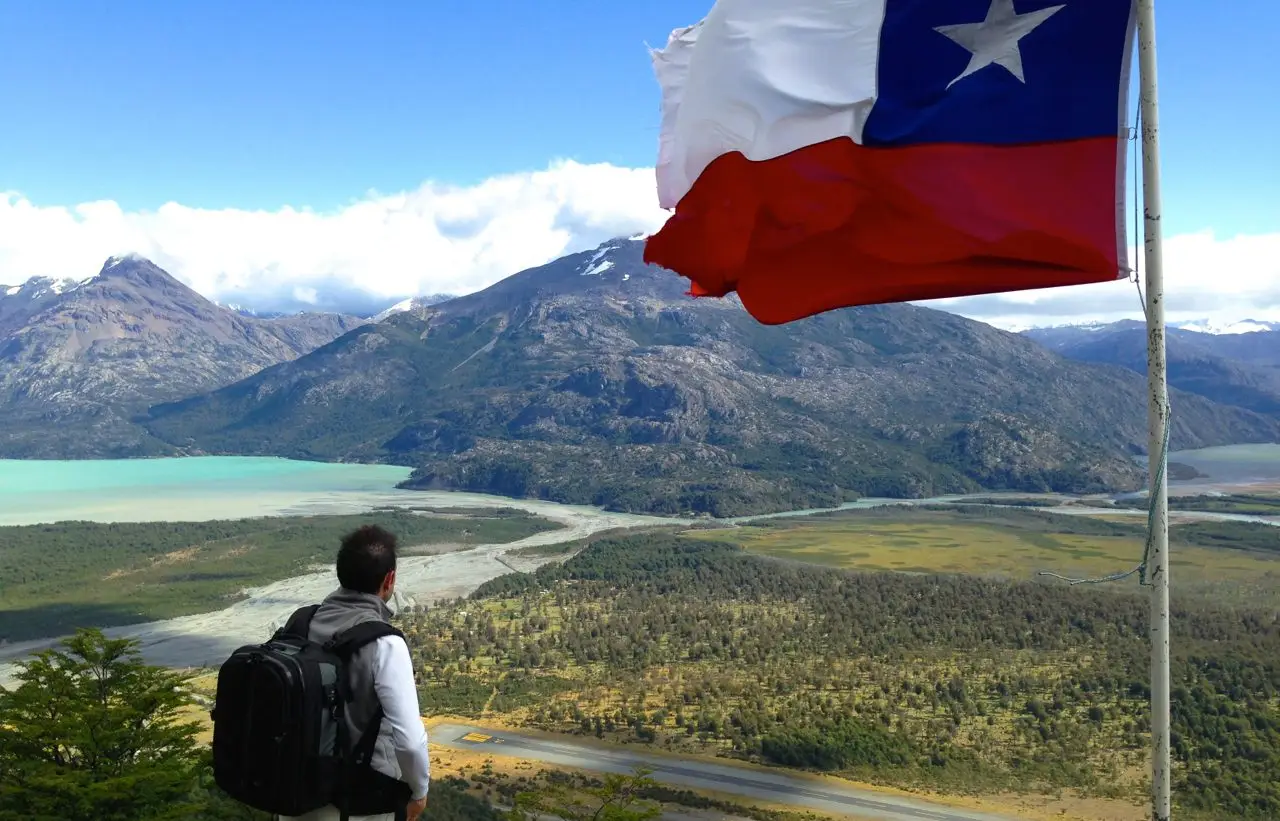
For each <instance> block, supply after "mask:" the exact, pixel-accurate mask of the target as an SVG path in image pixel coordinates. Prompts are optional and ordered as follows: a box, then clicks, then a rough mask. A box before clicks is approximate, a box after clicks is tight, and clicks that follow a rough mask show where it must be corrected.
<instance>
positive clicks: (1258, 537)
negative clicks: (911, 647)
mask: <svg viewBox="0 0 1280 821" xmlns="http://www.w3.org/2000/svg"><path fill="white" fill-rule="evenodd" d="M1144 525H1145V523H1144V522H1143V523H1140V522H1138V521H1114V520H1100V519H1093V518H1082V517H1078V516H1062V515H1055V514H1052V513H1037V512H1031V511H1020V510H996V509H990V508H987V509H974V508H965V509H963V510H954V509H937V508H929V509H921V508H886V509H880V510H869V511H850V512H847V513H838V514H830V515H825V516H820V517H810V518H806V519H786V520H781V519H780V520H773V521H764V522H760V523H757V524H753V525H750V526H745V527H736V528H730V529H723V530H698V531H690V532H688V533H687V534H685V535H686V537H687V538H695V539H711V540H718V541H729V542H733V543H735V544H738V545H740V546H741V547H743V548H744V549H745V550H747V551H748V552H750V553H755V554H758V555H765V556H772V557H775V558H781V559H789V560H793V561H802V562H807V563H811V564H819V565H825V566H828V567H839V568H845V569H851V570H872V571H898V572H916V573H963V574H967V575H979V576H998V577H1004V578H1010V579H1030V578H1035V577H1036V576H1037V574H1038V573H1039V572H1040V571H1051V572H1054V573H1058V574H1061V575H1064V576H1070V577H1080V578H1091V577H1098V576H1104V575H1107V574H1111V573H1116V572H1118V571H1122V570H1126V569H1128V568H1130V567H1132V566H1134V565H1135V564H1136V563H1137V561H1138V560H1139V558H1140V557H1141V555H1142V551H1143V545H1144V535H1143V533H1144V531H1143V528H1144ZM1226 533H1233V534H1245V535H1246V539H1247V541H1246V543H1245V544H1244V545H1243V546H1242V548H1241V549H1230V550H1228V549H1223V546H1221V545H1220V544H1219V543H1218V541H1216V540H1215V539H1214V535H1215V534H1217V535H1219V536H1221V535H1223V534H1226ZM1172 538H1173V541H1174V545H1175V550H1174V552H1173V553H1172V556H1173V561H1172V564H1173V571H1172V572H1173V573H1174V574H1176V576H1175V578H1177V584H1178V588H1179V590H1180V591H1183V592H1196V593H1200V594H1209V595H1215V596H1218V595H1225V596H1228V597H1229V598H1230V600H1236V601H1248V602H1250V603H1255V604H1268V603H1276V602H1280V552H1268V542H1269V541H1270V542H1272V544H1271V545H1270V550H1271V551H1276V550H1278V549H1280V529H1267V528H1266V526H1265V525H1258V526H1247V525H1246V526H1242V525H1237V524H1234V523H1197V524H1187V525H1178V526H1175V527H1174V528H1173V535H1172Z"/></svg>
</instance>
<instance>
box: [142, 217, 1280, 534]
mask: <svg viewBox="0 0 1280 821" xmlns="http://www.w3.org/2000/svg"><path fill="white" fill-rule="evenodd" d="M685 287H686V286H685V283H684V282H683V280H681V279H680V278H679V277H677V276H675V275H674V274H672V273H671V272H668V271H664V270H661V269H657V268H654V267H651V266H647V265H645V264H644V263H643V261H642V243H640V242H637V241H629V240H614V241H612V242H610V243H606V244H605V245H603V246H601V247H600V248H598V249H596V250H594V251H590V252H585V253H581V254H574V255H571V256H568V257H565V258H562V259H560V260H556V261H555V262H552V263H550V264H548V265H545V266H541V267H538V268H534V269H530V270H527V271H523V272H520V273H518V274H516V275H514V276H511V277H509V278H507V279H505V280H503V281H501V282H499V283H497V284H495V285H494V286H492V287H490V288H488V289H486V290H484V291H480V292H478V293H475V294H471V295H469V296H464V297H460V298H457V299H451V300H448V301H445V302H441V303H437V304H430V305H429V304H421V303H420V304H414V305H411V306H409V307H408V309H407V310H402V311H399V312H396V313H394V314H391V315H390V316H388V317H386V318H385V319H384V320H383V321H381V322H378V323H371V324H368V325H364V326H361V327H359V328H356V329H355V330H353V331H351V332H350V333H348V334H346V335H344V336H342V337H341V338H339V339H337V340H334V341H333V342H331V343H329V344H327V345H324V346H322V347H320V348H319V349H317V350H315V351H313V352H312V353H310V354H308V355H306V356H302V357H299V358H298V359H296V360H293V361H290V362H285V363H281V364H279V365H275V366H273V367H269V368H267V369H265V370H263V371H262V372H260V373H258V374H255V375H254V376H251V377H249V378H248V379H245V380H242V381H240V382H237V383H235V384H232V385H228V386H226V387H223V388H220V389H218V390H216V391H213V392H210V393H207V394H204V395H199V396H193V397H189V398H186V399H182V400H180V401H177V402H171V403H165V404H161V405H158V406H156V407H153V408H152V409H151V411H150V414H149V418H148V421H147V423H146V426H147V430H148V432H149V433H150V435H152V436H153V437H155V438H158V439H160V440H163V441H165V442H169V443H172V444H174V445H176V446H178V447H181V448H183V449H184V451H185V452H190V453H246V454H274V455H281V456H291V457H297V458H308V459H335V460H377V461H390V462H396V463H400V464H405V465H411V466H413V467H415V472H414V474H413V478H412V480H411V484H412V485H413V486H415V487H430V488H451V489H464V490H472V491H482V492H492V493H501V494H507V495H513V496H535V497H541V498H547V499H552V500H555V501H561V502H573V503H584V504H597V505H605V506H608V507H612V508H615V509H623V510H635V511H650V512H677V511H700V512H706V513H711V514H714V515H734V514H739V513H748V512H755V511H761V510H777V509H783V508H788V507H791V508H794V507H806V506H817V505H827V504H833V503H838V502H840V501H844V500H846V499H849V498H852V497H856V496H860V495H876V496H921V495H931V494H937V493H948V492H961V491H970V490H976V489H979V488H987V489H1022V490H1040V491H1043V490H1061V491H1094V490H1102V489H1107V488H1134V487H1137V486H1138V485H1139V484H1140V483H1141V480H1142V474H1141V471H1140V469H1139V467H1138V465H1137V464H1136V462H1135V460H1134V459H1133V458H1132V457H1133V456H1134V455H1135V454H1139V453H1142V452H1143V451H1144V449H1145V443H1146V414H1145V388H1144V384H1143V380H1142V379H1141V377H1139V376H1138V375H1137V374H1134V373H1131V372H1129V371H1128V370H1126V369H1124V368H1120V367H1109V366H1099V365H1091V364H1084V363H1078V362H1072V361H1069V360H1067V359H1064V358H1062V357H1060V356H1058V355H1057V354H1054V353H1052V352H1050V351H1048V350H1046V349H1045V348H1044V347H1042V346H1041V345H1039V344H1037V343H1036V342H1034V341H1033V340H1031V339H1027V338H1025V337H1022V336H1019V335H1016V334H1012V333H1006V332H1003V331H999V330H996V329H995V328H992V327H989V326H987V325H984V324H982V323H978V322H974V321H971V320H967V319H963V318H961V317H958V316H954V315H951V314H946V313H942V312H939V311H935V310H930V309H926V308H920V307H915V306H910V305H886V306H873V307H865V308H859V309H852V310H845V311H839V312H834V313H830V314H826V315H822V316H818V317H814V318H811V319H809V320H805V321H802V322H797V323H793V324H790V325H785V326H780V327H766V326H762V325H760V324H758V323H756V322H755V321H754V320H753V319H751V317H750V316H748V315H747V314H746V313H745V312H744V311H743V310H742V308H741V305H740V304H739V303H737V302H736V300H733V299H724V300H710V299H701V300H694V299H690V298H689V297H687V296H686V295H685ZM1178 400H1179V413H1178V416H1177V418H1176V423H1175V430H1174V439H1175V443H1176V444H1177V446H1179V447H1200V446H1207V445H1214V444H1224V443H1228V442H1247V441H1275V440H1276V439H1278V438H1280V424H1278V423H1277V421H1276V420H1275V419H1273V418H1268V417H1266V416H1264V415H1261V414H1258V413H1255V412H1251V411H1249V410H1245V409H1241V408H1236V407H1228V406H1224V405H1220V404H1216V403H1213V402H1211V401H1209V400H1207V399H1203V398H1201V397H1195V396H1188V395H1185V394H1179V396H1178Z"/></svg>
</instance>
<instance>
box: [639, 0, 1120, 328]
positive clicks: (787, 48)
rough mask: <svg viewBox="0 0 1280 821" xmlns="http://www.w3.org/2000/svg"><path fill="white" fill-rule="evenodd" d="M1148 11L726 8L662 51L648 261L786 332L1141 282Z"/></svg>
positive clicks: (952, 4) (1014, 0)
mask: <svg viewBox="0 0 1280 821" xmlns="http://www.w3.org/2000/svg"><path fill="white" fill-rule="evenodd" d="M1135 6H1136V3H1135V2H1134V0H717V2H716V4H715V6H714V7H713V8H712V9H711V12H710V13H709V14H708V16H707V17H706V19H705V20H703V21H702V22H701V23H698V24H697V25H694V26H691V27H689V28H685V29H679V30H677V31H675V32H673V33H672V34H671V38H670V40H669V41H668V43H667V46H666V48H665V49H662V50H660V51H655V52H654V53H653V63H654V68H655V71H656V73H657V77H658V82H659V84H660V85H661V87H662V130H661V137H660V143H659V156H658V166H657V177H658V195H659V202H660V204H661V205H662V207H664V208H668V209H670V208H674V209H675V213H674V214H672V216H671V217H670V218H669V219H668V221H667V223H666V225H664V226H663V228H662V229H661V230H660V231H658V233H657V234H655V235H653V236H652V237H650V238H649V240H648V242H647V244H646V246H645V260H646V261H647V262H651V263H655V264H658V265H661V266H663V267H665V268H669V269H671V270H673V271H676V272H677V273H680V274H683V275H684V276H686V277H688V278H689V279H690V280H692V282H693V286H692V289H691V290H692V293H693V294H694V295H698V296H724V295H725V294H728V293H730V292H733V291H737V292H738V294H739V296H740V297H741V298H742V302H743V304H744V305H745V306H746V308H747V310H748V311H750V313H751V314H752V316H754V317H755V318H756V319H758V320H760V321H761V322H764V323H767V324H780V323H784V322H790V321H792V320H795V319H800V318H802V317H806V316H811V315H813V314H816V313H820V312H823V311H828V310H832V309H835V308H841V307H846V306H850V305H866V304H872V303H880V302H901V301H906V300H920V299H934V298H941V297H955V296H966V295H970V294H982V293H995V292H1000V291H1015V290H1023V289H1030V288H1045V287H1051V286H1060V285H1078V284H1083V283H1088V282H1102V281H1108V280H1114V279H1118V278H1121V277H1123V276H1125V275H1126V274H1127V262H1128V254H1127V253H1126V243H1125V229H1124V200H1125V185H1124V183H1125V153H1126V152H1125V146H1126V143H1127V136H1128V131H1127V127H1126V117H1125V115H1126V112H1127V96H1128V87H1129V77H1128V74H1129V56H1130V53H1131V38H1132V36H1133V33H1134V12H1135Z"/></svg>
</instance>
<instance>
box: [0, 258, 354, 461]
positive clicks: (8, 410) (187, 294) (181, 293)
mask: <svg viewBox="0 0 1280 821" xmlns="http://www.w3.org/2000/svg"><path fill="white" fill-rule="evenodd" d="M361 321H362V320H359V319H357V318H355V317H349V316H341V315H335V314H298V315H294V316H286V317H276V318H269V319H268V318H257V317H252V316H246V315H245V314H243V313H241V312H239V311H235V310H232V309H229V308H223V307H220V306H218V305H215V304H214V303H212V302H210V301H209V300H207V299H205V298H204V297H202V296H201V295H200V294H198V293H196V292H195V291H193V290H191V289H190V288H188V287H187V286H185V285H183V284H182V283H181V282H179V281H178V280H177V279H175V278H173V277H172V276H170V275H169V274H167V273H165V272H164V271H162V270H160V269H159V268H158V267H156V266H155V265H153V264H152V263H150V262H148V261H147V260H144V259H140V258H137V257H119V258H112V259H110V260H108V261H107V263H106V264H105V265H104V266H103V268H102V270H101V271H100V272H99V273H98V274H97V275H96V276H93V277H90V278H88V279H85V280H81V281H66V280H63V281H54V280H50V279H43V278H37V279H32V280H29V281H28V282H27V283H25V284H24V285H19V286H9V287H0V416H2V417H3V419H4V421H5V424H4V425H3V427H0V456H3V457H11V458H88V457H127V456H147V455H161V454H169V453H176V452H177V450H176V449H175V448H173V447H172V446H171V445H169V444H167V443H165V442H162V441H159V440H156V439H155V438H154V437H152V436H150V435H149V434H148V433H147V432H146V429H145V428H143V427H141V426H140V425H138V424H136V423H135V421H134V417H135V415H136V414H138V413H140V412H145V411H146V409H147V408H148V407H150V406H151V405H152V404H155V403H156V402H162V401H165V400H171V399H177V398H180V397H184V396H190V395H192V394H196V393H200V392H202V391H208V390H212V389H214V388H218V387H221V386H223V385H227V384H229V383H232V382H235V381H236V380H238V379H242V378H244V377H247V376H250V375H252V374H254V373H256V372H258V371H260V370H262V369H263V368H265V367H268V366H270V365H275V364H277V363H280V362H283V361H286V360H290V359H294V358H296V357H297V356H299V355H301V354H304V353H307V352H309V351H311V350H314V349H315V348H317V347H319V346H320V345H322V344H324V343H326V342H329V341H331V340H333V339H335V338H337V337H338V336H340V335H342V334H343V333H346V332H347V331H349V330H351V329H352V328H354V327H355V326H356V325H358V324H360V322H361Z"/></svg>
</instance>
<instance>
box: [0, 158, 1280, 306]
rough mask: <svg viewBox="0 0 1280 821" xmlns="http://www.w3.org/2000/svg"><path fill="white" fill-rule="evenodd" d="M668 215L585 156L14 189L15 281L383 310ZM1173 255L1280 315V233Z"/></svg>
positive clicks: (1085, 294) (1102, 297) (6, 212)
mask: <svg viewBox="0 0 1280 821" xmlns="http://www.w3.org/2000/svg"><path fill="white" fill-rule="evenodd" d="M665 219H666V212H664V211H662V210H661V209H659V208H658V206H657V197H656V194H655V189H654V178H653V170H652V169H649V168H621V167H618V166H613V165H609V164H591V165H587V164H582V163H578V162H574V161H572V160H563V161H557V162H554V163H552V164H551V165H549V166H548V167H547V168H545V169H543V170H539V171H531V172H525V173H519V174H508V175H503V176H497V177H492V178H490V179H487V180H484V181H482V182H480V183H478V184H476V185H472V186H453V185H443V184H439V183H435V182H431V181H428V182H425V183H423V184H422V185H421V186H419V187H418V188H417V189H415V190H413V191H407V192H403V193H396V194H381V193H377V192H371V193H370V194H369V195H367V196H366V197H364V198H363V199H360V200H358V201H354V202H352V203H350V204H349V205H347V206H345V207H343V208H340V209H338V210H334V211H325V212H321V211H315V210H312V209H309V208H306V207H291V206H287V207H283V208H280V209H278V210H275V211H249V210H235V209H222V210H209V209H202V208H199V207H194V206H188V205H184V204H181V203H168V204H165V205H163V206H161V207H160V208H158V209H156V210H154V211H125V210H123V209H121V207H120V206H119V205H118V204H116V203H114V202H111V201H99V202H87V203H79V204H75V205H47V204H42V203H32V202H30V201H29V200H27V199H25V198H24V197H22V196H21V195H20V194H19V193H8V194H5V193H0V283H4V284H9V285H14V284H18V283H21V282H23V281H25V280H27V279H28V278H30V277H33V276H49V277H53V278H55V279H61V278H73V279H82V278H84V277H86V276H89V275H92V274H93V273H96V272H97V270H98V268H99V267H101V265H102V262H103V260H105V259H106V258H107V257H109V256H113V255H120V254H125V253H136V254H140V255H142V256H145V257H147V258H149V259H151V260H153V261H154V262H156V263H157V264H158V265H160V266H161V267H163V268H165V269H166V270H168V271H169V272H170V273H172V274H174V275H175V276H177V277H178V278H179V279H181V280H182V281H184V282H185V283H187V284H188V285H190V286H191V287H193V288H195V289H196V290H197V291H199V292H200V293H202V294H204V295H205V296H208V297H210V298H212V299H216V300H218V301H220V302H223V303H232V304H241V305H248V306H252V307H254V308H257V309H260V310H290V311H292V310H304V309H312V310H360V311H362V312H373V311H376V310H379V309H380V308H382V307H385V306H386V305H388V304H390V302H392V301H395V300H396V299H399V298H402V297H406V296H412V295H417V294H437V293H450V294H465V293H469V292H471V291H475V290H478V289H480V288H484V287H486V286H488V285H490V284H492V283H493V282H495V281H497V280H498V279H501V278H502V277H504V276H507V275H509V274H511V273H514V272H516V271H518V270H522V269H524V268H529V267H533V266H536V265H541V264H543V263H546V262H548V261H550V260H552V259H555V258H556V257H558V256H561V255H563V254H566V253H572V252H574V251H580V250H584V249H587V248H592V247H594V246H596V245H598V244H599V243H601V242H603V241H604V240H606V239H609V238H611V237H614V236H620V235H631V234H636V233H641V232H646V233H647V232H652V231H654V230H656V229H657V228H658V227H659V226H661V225H662V222H663V221H664V220H665ZM1165 258H1166V268H1167V277H1168V281H1169V302H1168V306H1169V312H1170V319H1171V320H1177V319H1211V320H1216V321H1231V320H1237V319H1243V318H1246V317H1247V318H1253V319H1261V320H1277V319H1280V232H1276V233H1272V234H1262V235H1254V236H1240V237H1226V236H1216V235H1214V234H1213V233H1212V232H1208V231H1206V232H1203V233H1198V234H1192V235H1185V236H1178V237H1171V238H1168V239H1167V240H1166V250H1165ZM930 304H932V305H934V306H935V307H940V308H944V309H946V310H950V311H954V312H956V313H961V314H964V315H966V316H971V317H974V318H976V319H982V320H985V321H988V322H992V323H993V324H997V325H1002V326H1005V327H1029V326H1033V325H1049V324H1061V323H1070V322H1082V321H1109V320H1114V319H1120V318H1124V317H1133V316H1136V315H1139V308H1138V297H1137V293H1136V291H1135V289H1134V287H1133V286H1132V285H1131V284H1128V283H1124V282H1119V283H1109V284H1106V285H1098V286H1085V287H1078V288H1067V289H1057V290H1048V291H1040V292H1031V293H1018V294H1006V295H995V296H983V297H972V298H968V299H964V300H946V301H940V302H935V303H930Z"/></svg>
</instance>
